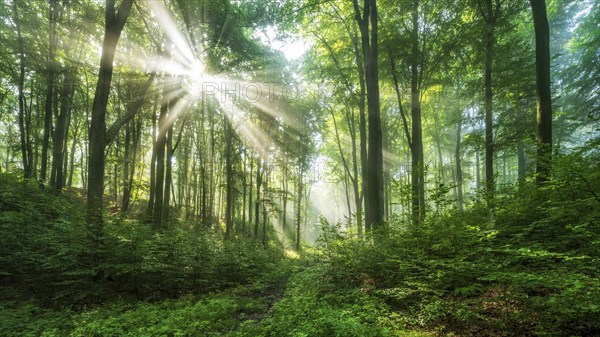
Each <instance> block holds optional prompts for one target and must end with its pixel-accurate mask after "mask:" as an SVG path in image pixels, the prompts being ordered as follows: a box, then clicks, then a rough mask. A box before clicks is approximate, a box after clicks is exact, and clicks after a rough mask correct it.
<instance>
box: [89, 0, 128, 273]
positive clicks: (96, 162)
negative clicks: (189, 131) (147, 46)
mask: <svg viewBox="0 0 600 337" xmlns="http://www.w3.org/2000/svg"><path fill="white" fill-rule="evenodd" d="M132 5H133V0H123V1H122V2H121V5H120V7H119V11H118V12H116V11H115V1H114V0H106V16H105V31H104V41H103V43H102V56H101V59H100V70H99V73H98V82H97V85H96V93H95V95H94V103H93V107H92V120H91V123H90V129H89V161H88V191H87V192H88V193H87V194H88V195H87V222H88V229H89V232H90V235H91V239H92V241H93V242H94V244H95V247H96V248H97V247H99V244H100V238H101V235H102V204H103V202H102V196H103V193H104V168H105V158H104V150H105V147H106V106H107V104H108V96H109V94H110V86H111V82H112V75H113V60H114V57H115V51H116V47H117V42H118V41H119V37H120V36H121V32H122V31H123V27H124V26H125V22H126V21H127V17H128V16H129V13H130V12H131V6H132ZM96 262H98V261H97V259H96Z"/></svg>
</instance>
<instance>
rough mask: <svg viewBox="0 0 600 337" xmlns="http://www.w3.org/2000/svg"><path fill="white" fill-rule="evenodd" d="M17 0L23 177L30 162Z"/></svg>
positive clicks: (23, 54) (23, 66) (22, 50)
mask: <svg viewBox="0 0 600 337" xmlns="http://www.w3.org/2000/svg"><path fill="white" fill-rule="evenodd" d="M18 2H19V1H13V11H14V21H15V28H16V30H17V42H18V46H19V82H18V88H17V89H18V95H19V133H20V139H21V157H22V160H23V176H24V178H25V179H29V178H30V177H31V168H30V166H31V163H30V162H29V154H28V151H27V143H28V141H29V140H28V139H27V136H26V134H27V130H26V125H25V93H24V86H25V42H24V40H23V34H22V33H21V22H20V18H19V9H18V6H17V3H18Z"/></svg>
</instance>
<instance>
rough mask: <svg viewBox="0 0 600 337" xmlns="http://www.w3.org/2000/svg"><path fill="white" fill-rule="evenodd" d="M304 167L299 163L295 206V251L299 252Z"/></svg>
mask: <svg viewBox="0 0 600 337" xmlns="http://www.w3.org/2000/svg"><path fill="white" fill-rule="evenodd" d="M303 180H304V167H303V165H302V164H300V176H299V178H298V191H297V193H298V195H297V198H298V204H297V206H296V251H297V252H300V225H301V223H302V195H303V194H304V192H303V191H302V189H303V187H304V181H303Z"/></svg>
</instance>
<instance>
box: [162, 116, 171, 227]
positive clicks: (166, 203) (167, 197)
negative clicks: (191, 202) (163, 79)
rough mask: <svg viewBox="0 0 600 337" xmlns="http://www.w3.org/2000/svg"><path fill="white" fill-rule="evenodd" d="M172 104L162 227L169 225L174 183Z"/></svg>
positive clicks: (167, 144)
mask: <svg viewBox="0 0 600 337" xmlns="http://www.w3.org/2000/svg"><path fill="white" fill-rule="evenodd" d="M171 109H172V106H169V117H168V119H169V120H171V121H169V122H168V130H167V143H166V149H165V151H166V155H167V159H166V162H165V186H164V192H163V193H164V198H163V206H162V214H161V217H162V219H161V221H160V223H161V227H163V228H166V227H168V226H169V211H170V209H169V207H170V206H169V205H170V204H171V187H172V186H171V185H172V184H173V121H172V119H173V116H172V115H171V114H172V112H171Z"/></svg>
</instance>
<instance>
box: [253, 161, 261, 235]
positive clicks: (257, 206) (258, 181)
mask: <svg viewBox="0 0 600 337" xmlns="http://www.w3.org/2000/svg"><path fill="white" fill-rule="evenodd" d="M261 164H262V160H261V158H258V163H257V166H256V202H255V205H254V206H255V207H254V236H253V237H254V240H257V239H258V221H259V210H260V202H261V196H260V187H261V185H262V173H261Z"/></svg>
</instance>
